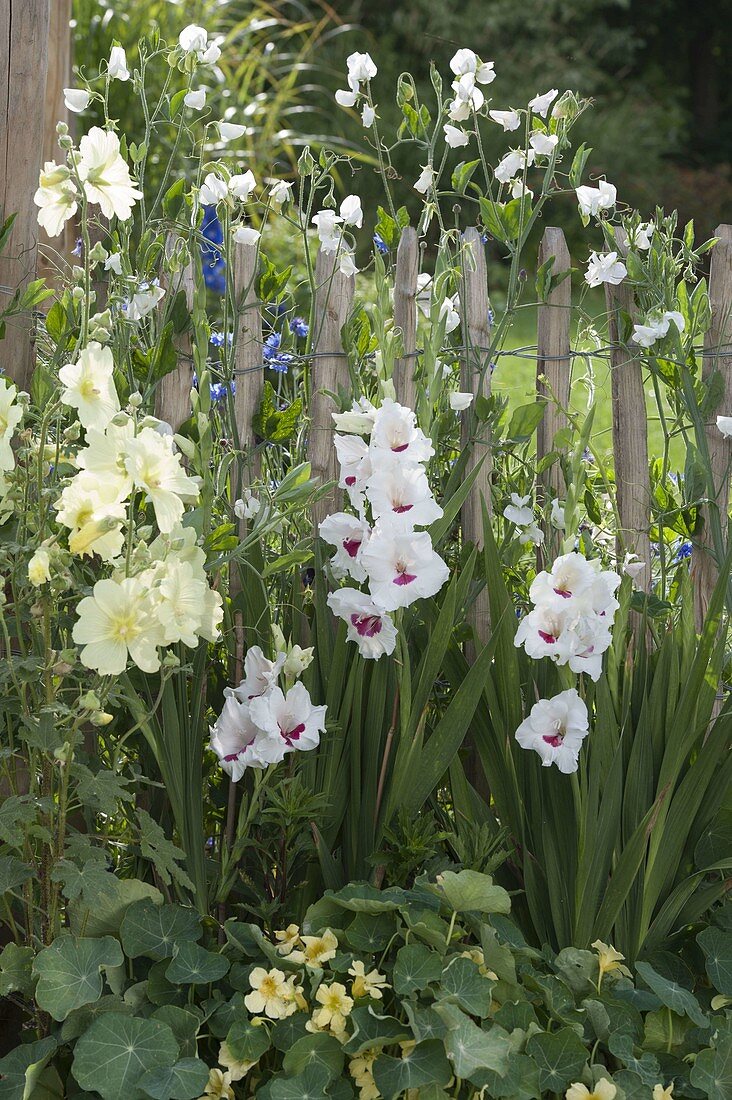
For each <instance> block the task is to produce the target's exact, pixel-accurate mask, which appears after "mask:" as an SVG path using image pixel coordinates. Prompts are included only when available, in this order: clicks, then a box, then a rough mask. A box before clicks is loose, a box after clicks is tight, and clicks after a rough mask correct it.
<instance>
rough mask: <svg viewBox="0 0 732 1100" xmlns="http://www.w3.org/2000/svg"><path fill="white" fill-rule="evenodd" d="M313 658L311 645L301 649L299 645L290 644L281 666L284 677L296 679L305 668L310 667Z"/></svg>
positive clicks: (313, 650)
mask: <svg viewBox="0 0 732 1100" xmlns="http://www.w3.org/2000/svg"><path fill="white" fill-rule="evenodd" d="M314 660H315V649H314V647H313V646H308V647H307V649H303V648H302V646H299V645H294V646H291V648H290V650H289V652H288V654H287V660H286V661H285V663H284V665H283V666H282V671H283V673H284V674H285V679H286V680H296V679H297V678H298V676H302V674H303V672H304V671H305V669H306V668H310V666H311V664H312V663H313V661H314Z"/></svg>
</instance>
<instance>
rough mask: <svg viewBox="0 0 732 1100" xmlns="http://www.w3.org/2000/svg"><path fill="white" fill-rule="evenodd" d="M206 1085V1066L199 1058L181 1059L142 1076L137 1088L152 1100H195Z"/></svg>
mask: <svg viewBox="0 0 732 1100" xmlns="http://www.w3.org/2000/svg"><path fill="white" fill-rule="evenodd" d="M207 1084H208V1066H207V1065H206V1063H205V1062H202V1061H201V1059H200V1058H183V1059H182V1060H181V1061H180V1062H176V1063H175V1065H174V1066H161V1067H159V1068H158V1069H150V1070H148V1071H147V1073H145V1074H143V1076H142V1077H141V1078H140V1081H139V1087H140V1088H141V1089H144V1091H145V1092H146V1093H147V1094H148V1096H151V1097H152V1098H153V1100H195V1097H197V1096H200V1095H201V1094H202V1093H203V1090H204V1089H205V1087H206V1085H207Z"/></svg>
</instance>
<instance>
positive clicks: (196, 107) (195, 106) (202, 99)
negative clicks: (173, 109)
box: [183, 88, 206, 111]
mask: <svg viewBox="0 0 732 1100" xmlns="http://www.w3.org/2000/svg"><path fill="white" fill-rule="evenodd" d="M183 102H184V103H185V105H186V107H190V108H191V110H192V111H202V110H203V108H204V107H205V106H206V89H205V88H197V89H196V90H195V92H186V94H185V95H184V96H183Z"/></svg>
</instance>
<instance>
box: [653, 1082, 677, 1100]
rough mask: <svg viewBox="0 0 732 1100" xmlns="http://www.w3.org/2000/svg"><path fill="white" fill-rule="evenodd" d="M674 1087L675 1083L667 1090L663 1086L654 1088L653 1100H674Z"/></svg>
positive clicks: (667, 1087) (668, 1086)
mask: <svg viewBox="0 0 732 1100" xmlns="http://www.w3.org/2000/svg"><path fill="white" fill-rule="evenodd" d="M673 1096H674V1086H673V1081H672V1082H671V1084H670V1085H667V1086H666V1088H664V1087H663V1085H654V1086H653V1100H673Z"/></svg>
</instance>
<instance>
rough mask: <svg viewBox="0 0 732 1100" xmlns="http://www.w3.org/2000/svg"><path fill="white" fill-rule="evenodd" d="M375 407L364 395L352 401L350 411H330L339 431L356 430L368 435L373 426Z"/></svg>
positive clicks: (358, 432)
mask: <svg viewBox="0 0 732 1100" xmlns="http://www.w3.org/2000/svg"><path fill="white" fill-rule="evenodd" d="M376 411H377V410H376V409H375V408H374V406H373V405H372V404H371V402H370V401H368V400H367V399H366V398H365V397H362V398H361V399H360V400H359V401H354V402H353V405H352V407H351V410H350V412H345V413H332V414H331V415H332V417H333V423H334V424H335V426H336V430H337V431H339V432H356V433H357V434H358V435H368V434H369V433H370V431H371V429H372V428H373V426H374V418H375V416H376Z"/></svg>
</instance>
